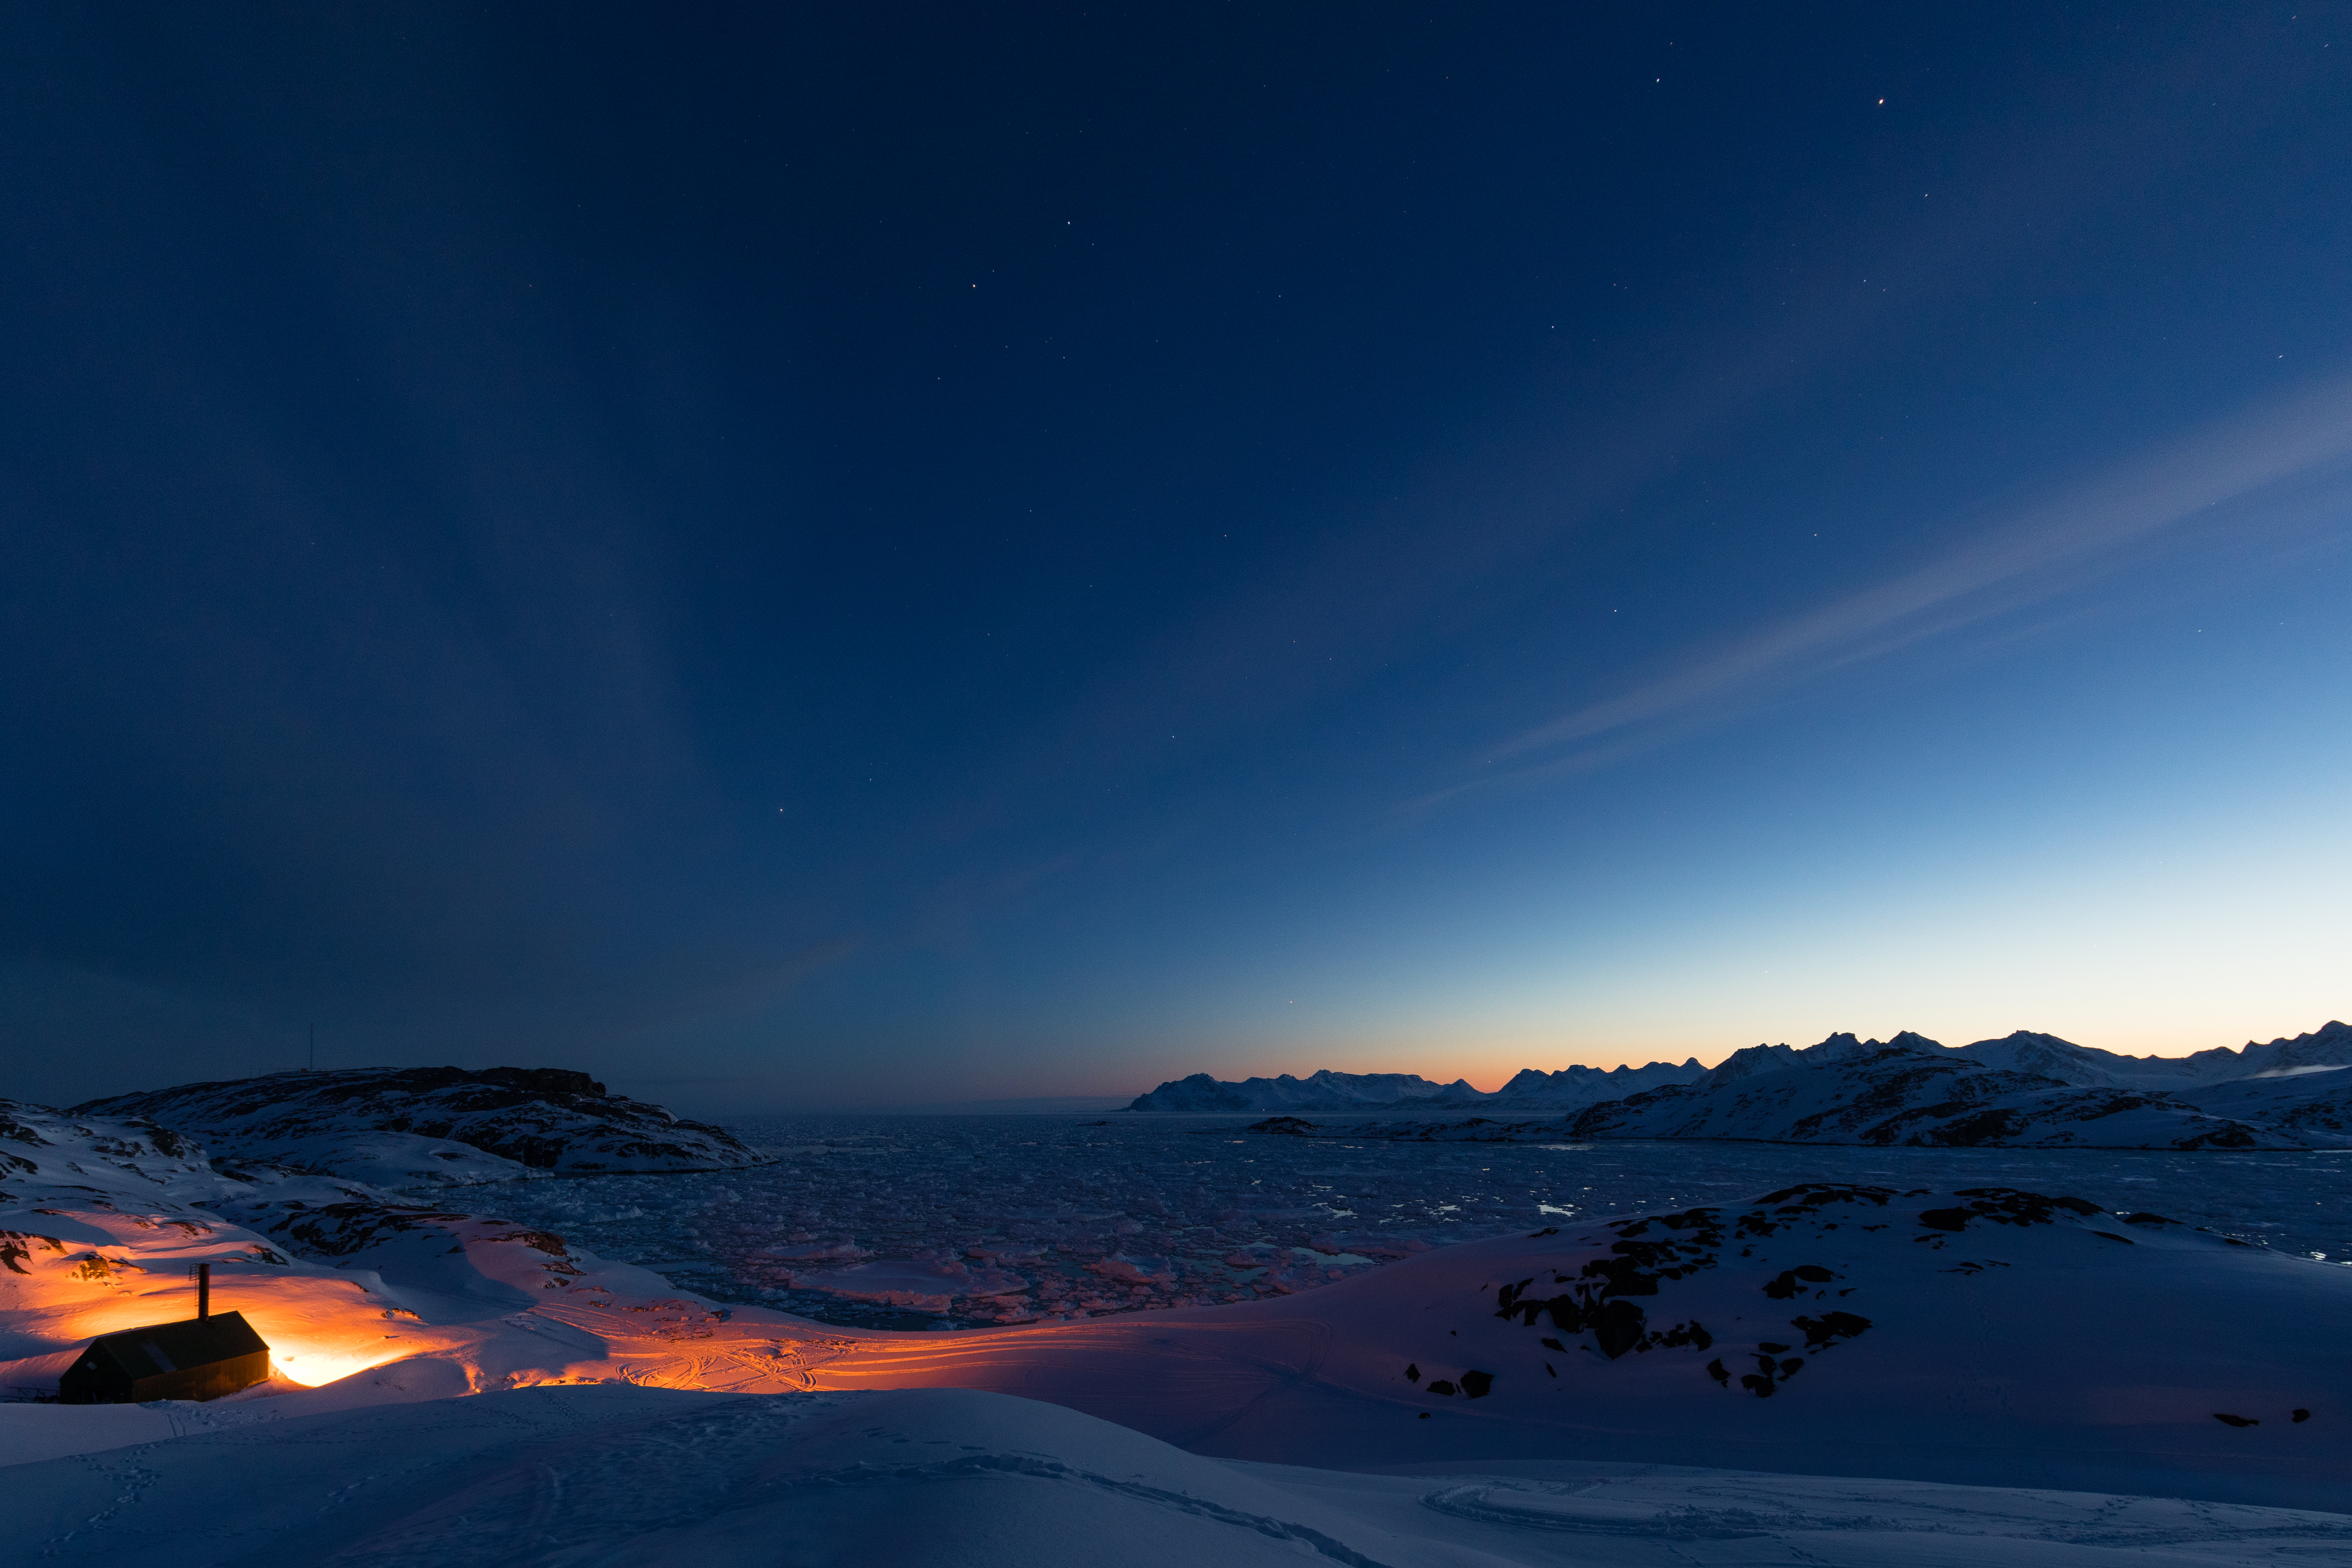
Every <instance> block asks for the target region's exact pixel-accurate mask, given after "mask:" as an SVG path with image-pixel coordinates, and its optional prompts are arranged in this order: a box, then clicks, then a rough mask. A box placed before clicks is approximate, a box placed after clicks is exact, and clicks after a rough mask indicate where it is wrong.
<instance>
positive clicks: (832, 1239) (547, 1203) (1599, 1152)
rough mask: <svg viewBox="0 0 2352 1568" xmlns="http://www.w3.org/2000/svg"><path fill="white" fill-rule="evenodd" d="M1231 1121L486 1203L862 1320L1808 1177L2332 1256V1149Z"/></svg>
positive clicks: (1376, 1250)
mask: <svg viewBox="0 0 2352 1568" xmlns="http://www.w3.org/2000/svg"><path fill="white" fill-rule="evenodd" d="M1255 1120H1256V1119H1255V1118H1254V1117H1192V1116H1162V1117H1150V1118H1145V1117H1140V1116H1118V1115H1114V1116H1109V1117H1099V1116H1097V1117H1076V1116H1034V1115H1031V1116H809V1117H793V1118H785V1119H773V1120H761V1121H738V1122H735V1123H733V1124H732V1128H733V1131H735V1132H737V1133H738V1134H739V1135H740V1136H741V1137H742V1138H743V1139H744V1140H745V1141H746V1142H750V1143H751V1144H753V1145H754V1146H755V1147H758V1148H761V1149H762V1150H765V1151H767V1152H771V1153H772V1154H774V1155H775V1156H776V1162H775V1163H773V1164H770V1165H764V1166H761V1167H758V1168H756V1169H752V1170H748V1171H728V1172H719V1173H697V1174H688V1175H649V1176H646V1175H616V1176H597V1177H588V1178H582V1179H576V1180H555V1181H543V1182H532V1183H529V1184H519V1185H517V1186H515V1187H512V1188H509V1189H506V1190H504V1191H501V1192H500V1193H499V1195H498V1199H497V1205H498V1208H499V1212H501V1213H503V1214H505V1215H508V1216H509V1217H512V1218H515V1219H519V1220H523V1221H526V1222H528V1223H530V1224H531V1225H534V1226H539V1227H541V1228H543V1229H548V1230H552V1231H555V1232H558V1233H560V1234H561V1235H562V1236H563V1237H565V1239H567V1240H568V1241H571V1242H572V1243H575V1244H577V1245H579V1246H582V1247H586V1248H588V1249H589V1250H590V1251H593V1252H595V1253H597V1254H599V1255H601V1256H603V1257H605V1258H615V1259H619V1260H622V1261H626V1262H633V1263H639V1264H642V1265H644V1266H645V1267H646V1268H652V1269H654V1270H656V1271H657V1272H659V1273H661V1274H663V1275H665V1276H667V1278H668V1279H670V1280H672V1281H673V1282H674V1283H676V1284H677V1285H679V1286H681V1287H683V1288H685V1289H690V1290H694V1291H698V1292H700V1293H702V1294H704V1295H707V1296H709V1297H712V1298H715V1299H717V1300H721V1301H733V1302H741V1303H756V1304H760V1305H764V1306H770V1307H776V1308H781V1309H782V1310H787V1311H792V1312H796V1313H800V1314H803V1315H805V1316H807V1317H811V1318H814V1319H818V1320H820V1321H827V1322H835V1323H842V1324H849V1325H857V1326H863V1327H876V1328H919V1327H925V1328H955V1327H963V1326H970V1325H977V1324H998V1323H1010V1322H1027V1321H1053V1320H1059V1319H1068V1318H1075V1317H1087V1316H1101V1315H1104V1314H1107V1313H1114V1312H1132V1311H1144V1310H1155V1309H1165V1308H1170V1307H1181V1306H1196V1305H1209V1304H1213V1303H1217V1302H1224V1301H1234V1300H1251V1299H1254V1298H1256V1297H1262V1296H1266V1295H1274V1294H1290V1293H1295V1292H1297V1291H1300V1290H1308V1289H1315V1288H1316V1287H1318V1286H1320V1285H1325V1284H1328V1283H1330V1282H1331V1281H1333V1280H1335V1279H1345V1278H1347V1277H1349V1275H1351V1274H1354V1273H1359V1272H1360V1271H1362V1270H1364V1269H1367V1268H1378V1267H1380V1266H1381V1264H1383V1263H1387V1262H1391V1261H1393V1260H1395V1259H1397V1258H1404V1257H1408V1256H1411V1255H1412V1253H1415V1252H1421V1251H1426V1250H1427V1249H1428V1248H1430V1247H1440V1246H1444V1245H1445V1244H1447V1243H1449V1242H1455V1241H1468V1240H1472V1239H1475V1238H1476V1237H1486V1236H1494V1235H1498V1234H1501V1233H1504V1232H1507V1231H1511V1230H1516V1229H1532V1228H1536V1227H1539V1226H1544V1225H1548V1224H1557V1223H1559V1222H1560V1221H1561V1220H1563V1219H1565V1218H1574V1219H1586V1218H1597V1217H1600V1216H1602V1215H1614V1214H1624V1213H1633V1212H1640V1211H1645V1210H1654V1209H1660V1208H1672V1207H1680V1208H1686V1207H1690V1206H1693V1205H1701V1204H1717V1203H1725V1202H1733V1201H1738V1200H1741V1199H1746V1198H1749V1197H1753V1196H1755V1195H1757V1194H1762V1193H1767V1192H1770V1191H1772V1190H1774V1189H1776V1188H1779V1187H1785V1186H1789V1185H1791V1184H1795V1183H1798V1182H1809V1181H1840V1182H1864V1183H1871V1184H1879V1185H1885V1186H1898V1187H1940V1188H1950V1187H1962V1186H2011V1187H2024V1188H2028V1189H2031V1190H2032V1191H2036V1192H2042V1193H2050V1194H2074V1195H2076V1196H2080V1197H2085V1198H2088V1199H2090V1200H2092V1201H2093V1202H2095V1203H2097V1204H2099V1205H2102V1206H2103V1207H2105V1208H2109V1209H2113V1210H2116V1211H2117V1212H2121V1213H2131V1212H2135V1211H2140V1210H2147V1211H2152V1212H2154V1213H2157V1214H2161V1215H2167V1216H2168V1217H2170V1218H2173V1219H2179V1220H2184V1221H2187V1222H2189V1223H2190V1224H2192V1225H2200V1226H2208V1227H2210V1228H2211V1229H2213V1230H2216V1231H2219V1232H2221V1233H2222V1234H2224V1235H2228V1236H2235V1237H2242V1238H2243V1239H2245V1240H2248V1241H2252V1242H2255V1243H2257V1244H2259V1245H2262V1246H2265V1247H2275V1248H2277V1249H2279V1250H2282V1251H2291V1252H2295V1253H2300V1254H2303V1255H2305V1256H2308V1257H2315V1258H2325V1259H2326V1260H2327V1261H2330V1262H2347V1263H2352V1152H2260V1153H2195V1154H2181V1153H2168V1152H2136V1151H2120V1150H2106V1151H2090V1152H2044V1151H2032V1150H2020V1149H1949V1150H1945V1149H1935V1150H1929V1149H1852V1148H1831V1147H1810V1146H1798V1145H1790V1144H1776V1143H1712V1142H1597V1143H1579V1144H1494V1143H1479V1144H1462V1143H1402V1142H1396V1143H1391V1142H1370V1141H1350V1140H1347V1139H1339V1138H1300V1137H1285V1136H1275V1135H1268V1134H1262V1133H1251V1132H1248V1131H1244V1129H1246V1127H1247V1126H1248V1125H1249V1123H1250V1122H1251V1121H1255Z"/></svg>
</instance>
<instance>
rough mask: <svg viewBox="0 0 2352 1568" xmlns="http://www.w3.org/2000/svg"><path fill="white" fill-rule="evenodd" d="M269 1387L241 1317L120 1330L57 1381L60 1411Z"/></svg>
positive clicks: (255, 1338) (265, 1359)
mask: <svg viewBox="0 0 2352 1568" xmlns="http://www.w3.org/2000/svg"><path fill="white" fill-rule="evenodd" d="M268 1380H269V1346H268V1344H267V1343H266V1342H264V1341H263V1340H262V1337H261V1336H260V1335H259V1334H257V1333H255V1332H254V1331H253V1325H252V1324H250V1323H248V1322H247V1321H245V1314H243V1313H242V1312H214V1313H212V1314H210V1315H209V1316H205V1317H199V1318H190V1319H188V1320H187V1321H184V1322H179V1323H156V1324H153V1325H152V1326H150V1327H147V1328H143V1329H121V1330H118V1331H116V1332H114V1333H110V1334H100V1335H99V1336H98V1338H96V1339H94V1340H92V1341H90V1342H89V1349H88V1350H86V1351H84V1352H82V1353H81V1359H80V1360H79V1361H77V1362H75V1363H73V1365H71V1366H69V1367H68V1368H67V1369H66V1370H65V1373H64V1374H63V1375H62V1376H60V1377H59V1378H58V1401H59V1403H61V1404H65V1405H144V1404H146V1403H147V1402H148V1401H149V1400H151V1399H218V1398H219V1397H220V1396H221V1395H222V1394H235V1393H236V1391H237V1390H239V1389H241V1388H251V1387H252V1386H253V1385H254V1384H257V1383H267V1382H268Z"/></svg>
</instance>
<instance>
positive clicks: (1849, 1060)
mask: <svg viewBox="0 0 2352 1568" xmlns="http://www.w3.org/2000/svg"><path fill="white" fill-rule="evenodd" d="M2331 1027H2336V1028H2340V1027H2341V1026H2331ZM2306 1038H2308V1037H2306ZM2232 1055H2234V1053H2232ZM2241 1059H2242V1058H2241ZM2256 1059H2262V1058H2256ZM1264 1130H1265V1131H1284V1132H1294V1133H1295V1132H1315V1131H1326V1130H1325V1129H1322V1128H1319V1127H1318V1126H1316V1125H1314V1124H1312V1123H1295V1124H1290V1125H1284V1126H1280V1127H1276V1126H1272V1125H1268V1126H1266V1127H1265V1129H1264ZM1347 1132H1348V1135H1349V1136H1350V1137H1358V1138H1405V1139H1414V1140H1420V1141H1425V1142H1561V1141H1570V1142H1577V1141H1583V1140H1589V1139H1596V1138H1657V1139H1677V1138H1697V1139H1724V1138H1731V1139H1753V1140H1760V1141H1764V1142H1778V1143H1852V1144H1864V1145H1873V1146H1885V1145H1897V1146H1901V1145H1908V1146H1914V1147H1927V1148H1957V1147H1974V1146H2000V1147H2014V1148H2034V1149H2177V1150H2199V1149H2340V1148H2352V1072H2339V1071H2319V1072H2284V1073H2279V1074H2276V1075H2271V1074H2268V1073H2265V1074H2264V1075H2263V1076H2256V1077H2239V1078H2233V1079H2219V1080H2216V1081H2211V1082H2206V1083H2200V1084H2194V1085H2184V1086H2183V1087H2182V1088H2180V1089H2172V1090H2164V1089H2121V1088H2114V1087H2098V1088H2084V1087H2080V1086H2076V1085H2071V1084H2066V1083H2062V1082H2060V1081H2059V1080H2057V1079H2053V1078H2047V1077H2043V1076H2042V1075H2040V1074H2036V1073H2029V1072H2018V1071H2011V1070H2009V1069H2006V1068H1998V1067H1991V1066H1988V1065H1986V1064H1985V1063H1984V1062H1982V1061H1980V1060H1978V1059H1976V1058H1972V1057H1971V1056H1969V1054H1967V1053H1966V1052H1963V1051H1953V1050H1947V1049H1945V1048H1944V1047H1940V1046H1938V1045H1937V1044H1936V1042H1934V1041H1933V1040H1927V1039H1923V1038H1921V1037H1918V1036H1916V1035H1910V1034H1905V1035H1898V1036H1896V1037H1895V1038H1894V1039H1893V1040H1857V1039H1855V1038H1854V1037H1853V1036H1852V1035H1832V1036H1831V1037H1829V1038H1828V1039H1826V1040H1823V1041H1822V1042H1821V1043H1820V1044H1819V1045H1816V1046H1812V1047H1808V1048H1806V1049H1804V1050H1801V1051H1798V1050H1791V1049H1790V1047H1787V1046H1752V1047H1748V1049H1746V1050H1743V1051H1738V1052H1735V1053H1734V1054H1733V1055H1732V1056H1731V1057H1730V1058H1728V1059H1727V1060H1726V1061H1725V1062H1724V1063H1723V1064H1722V1065H1721V1066H1719V1067H1717V1068H1715V1069H1714V1070H1713V1071H1712V1072H1710V1073H1708V1074H1706V1076H1705V1077H1704V1078H1702V1079H1699V1080H1698V1081H1697V1082H1696V1083H1690V1084H1669V1085H1666V1086H1664V1087H1663V1088H1659V1089H1650V1090H1646V1091H1644V1092H1643V1093H1640V1094H1636V1095H1632V1096H1629V1097H1627V1098H1626V1099H1623V1100H1610V1101H1606V1102H1603V1103H1601V1104H1599V1105H1593V1106H1589V1107H1587V1108H1586V1109H1584V1110H1580V1111H1576V1112H1572V1113H1570V1114H1569V1115H1566V1116H1559V1117H1541V1118H1534V1119H1528V1120H1521V1121H1508V1120H1502V1119H1497V1118H1495V1117H1491V1116H1480V1117H1473V1118H1468V1119H1462V1118H1454V1119H1448V1120H1444V1121H1387V1122H1366V1123H1358V1124H1353V1125H1350V1126H1349V1127H1348V1128H1347Z"/></svg>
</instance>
